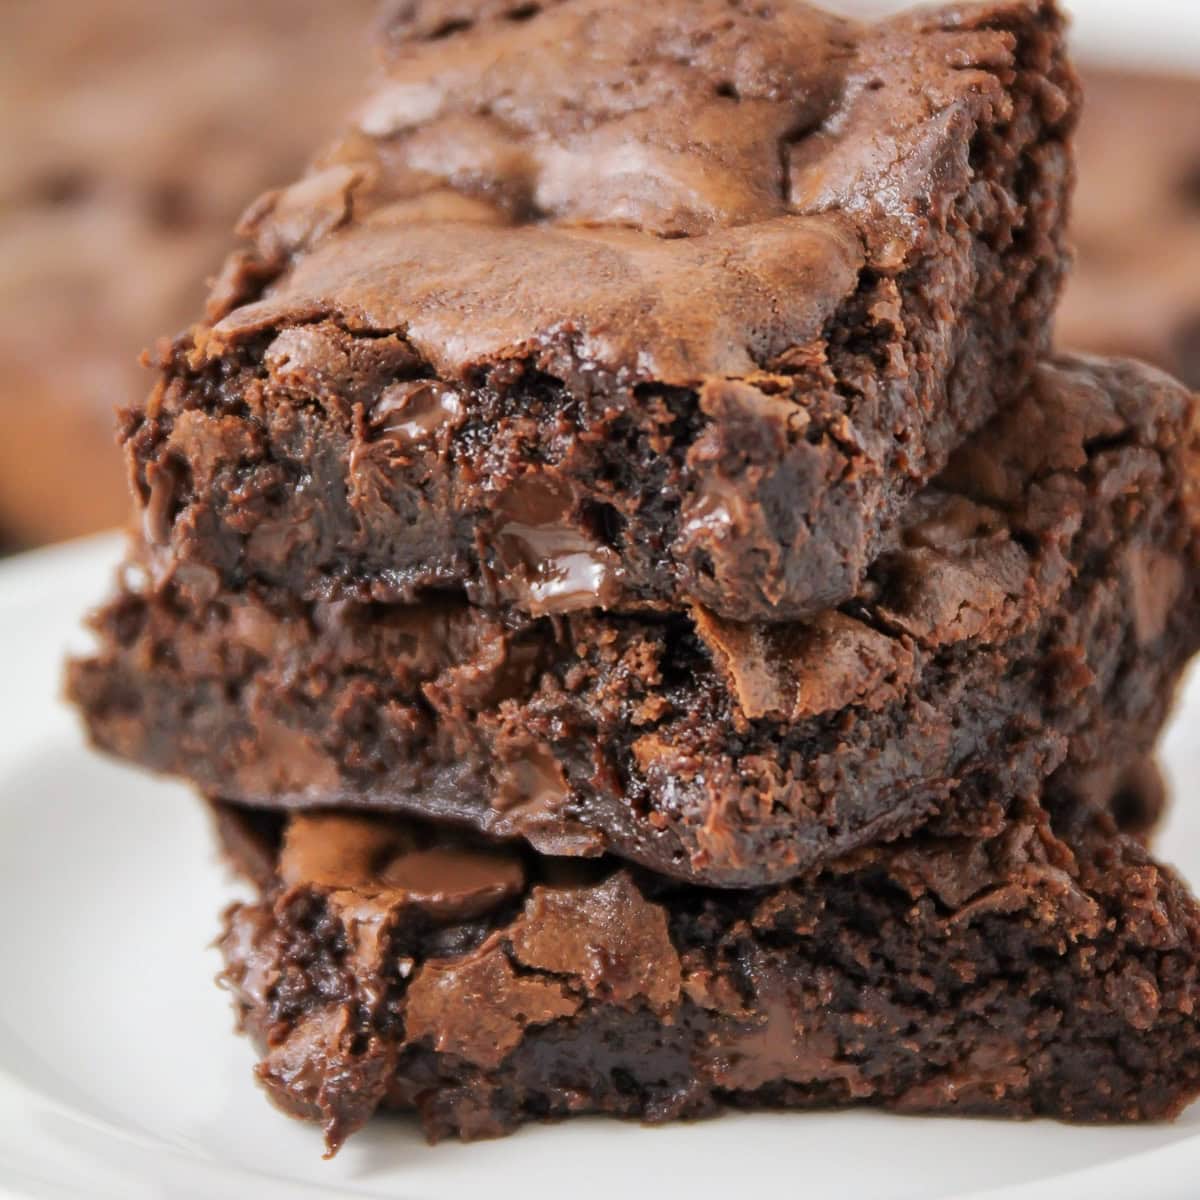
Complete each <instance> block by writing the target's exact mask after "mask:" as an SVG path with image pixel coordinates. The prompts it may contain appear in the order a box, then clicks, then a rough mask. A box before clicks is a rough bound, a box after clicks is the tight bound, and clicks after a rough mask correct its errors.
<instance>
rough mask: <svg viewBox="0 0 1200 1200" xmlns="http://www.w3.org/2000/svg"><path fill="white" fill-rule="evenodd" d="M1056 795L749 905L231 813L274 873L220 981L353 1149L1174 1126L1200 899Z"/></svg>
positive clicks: (285, 1087)
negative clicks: (371, 1134) (829, 1118)
mask: <svg viewBox="0 0 1200 1200" xmlns="http://www.w3.org/2000/svg"><path fill="white" fill-rule="evenodd" d="M1147 778H1150V777H1147ZM1050 787H1051V789H1057V792H1056V794H1055V796H1054V797H1053V798H1052V802H1051V798H1050V797H1047V801H1046V803H1045V804H1043V803H1040V802H1038V801H1036V800H1026V801H1022V802H1019V803H1017V804H1016V805H1015V806H1012V808H1011V814H1010V816H1009V817H1008V818H1007V820H1006V821H1005V822H1004V824H1003V826H1002V827H1001V828H999V829H996V828H992V829H990V830H988V831H986V832H980V833H979V834H977V835H976V836H972V837H961V836H960V837H954V838H950V837H937V836H934V835H932V834H930V833H922V834H917V835H914V836H912V837H909V838H907V839H904V840H901V841H898V842H894V843H891V844H889V845H885V846H876V847H872V848H869V849H865V850H860V851H857V852H855V853H853V854H852V855H850V856H848V857H847V858H845V859H843V860H841V861H839V862H837V863H835V864H834V865H832V866H829V867H827V868H825V869H824V870H822V871H821V872H819V873H817V874H814V875H811V876H809V877H807V878H801V879H796V880H793V881H791V882H790V883H788V884H785V885H780V886H775V887H770V888H763V889H758V890H755V891H747V892H722V891H715V890H709V889H704V888H699V887H696V886H691V885H681V884H672V883H669V882H666V881H664V880H663V879H661V878H660V877H655V876H652V875H648V874H645V873H642V872H639V871H637V870H630V869H629V868H627V867H624V868H623V867H621V866H619V865H617V864H615V863H613V862H611V861H599V862H580V861H578V860H571V861H564V860H556V859H549V858H545V857H538V856H534V855H531V854H528V853H521V852H519V851H517V850H515V849H513V848H511V847H500V846H497V845H496V844H494V843H493V844H488V843H484V842H481V841H478V840H467V839H464V838H462V837H460V836H458V835H453V834H450V833H448V832H446V831H445V830H441V831H435V830H433V829H431V828H430V827H428V826H420V825H416V824H413V823H411V822H407V821H402V820H398V819H395V818H382V817H370V816H360V815H352V816H351V815H345V814H333V813H318V814H311V813H309V814H300V815H293V816H290V817H286V816H283V815H278V814H266V813H261V812H255V811H249V810H245V809H239V808H235V807H233V806H228V805H219V806H217V814H218V828H219V829H220V830H221V833H222V837H223V840H224V843H225V846H226V849H227V851H228V852H230V853H231V855H232V856H233V857H234V858H235V860H236V861H237V862H238V863H239V864H240V865H241V867H242V869H243V870H244V871H245V872H246V873H247V874H249V875H250V876H251V877H252V878H255V879H256V881H257V882H258V884H259V887H260V890H261V898H260V900H259V901H258V902H257V903H252V904H240V905H236V906H234V907H233V908H232V909H231V910H230V911H229V913H228V916H227V925H226V930H225V934H224V937H223V940H222V949H223V952H224V955H225V961H226V964H227V965H226V971H225V974H224V977H223V978H224V980H225V982H226V983H227V985H228V986H229V988H230V989H231V990H232V992H233V994H234V997H235V999H236V1004H237V1008H238V1012H239V1017H240V1021H241V1024H242V1026H243V1028H245V1029H246V1030H247V1031H248V1032H249V1033H250V1034H251V1035H253V1037H254V1038H255V1039H256V1041H257V1042H258V1044H259V1046H260V1047H261V1049H262V1052H263V1059H262V1061H261V1063H260V1064H259V1067H258V1075H259V1078H260V1079H261V1080H262V1082H263V1083H264V1084H265V1085H266V1088H267V1090H268V1092H269V1093H270V1094H271V1096H272V1097H273V1098H274V1099H275V1101H276V1102H277V1103H278V1104H279V1105H280V1106H281V1107H282V1108H284V1109H285V1110H286V1111H288V1112H290V1113H292V1114H294V1115H297V1116H301V1117H306V1118H310V1119H313V1120H318V1121H320V1122H321V1123H322V1124H323V1125H324V1127H325V1134H326V1138H327V1142H328V1145H329V1148H330V1150H331V1151H334V1150H336V1149H337V1148H338V1147H339V1146H340V1145H341V1143H342V1142H343V1140H344V1139H345V1138H346V1137H347V1136H348V1135H349V1134H350V1133H352V1132H353V1131H354V1130H355V1129H357V1128H358V1127H359V1126H360V1125H362V1124H363V1123H364V1122H365V1121H366V1120H367V1119H368V1117H370V1116H371V1114H372V1113H373V1112H374V1111H375V1110H376V1109H378V1108H397V1109H406V1110H415V1111H416V1112H417V1113H418V1115H419V1116H420V1119H421V1121H422V1124H423V1126H424V1128H425V1132H426V1133H427V1135H428V1136H429V1137H430V1139H433V1140H436V1139H438V1138H441V1137H446V1136H450V1135H457V1136H459V1137H463V1138H473V1137H483V1136H489V1135H495V1134H501V1133H505V1132H508V1131H509V1130H511V1129H513V1128H515V1127H516V1126H517V1125H519V1124H520V1123H521V1122H523V1121H525V1120H529V1119H533V1118H538V1119H541V1118H548V1117H559V1116H565V1115H568V1114H572V1113H584V1112H605V1113H614V1114H621V1115H627V1116H636V1117H641V1118H643V1119H646V1120H651V1121H664V1120H668V1119H670V1118H674V1117H689V1116H697V1115H702V1114H705V1113H710V1112H713V1111H714V1110H716V1109H718V1108H719V1107H721V1106H735V1107H743V1108H753V1107H779V1108H812V1107H828V1106H835V1105H847V1104H875V1105H879V1106H882V1107H885V1108H889V1109H894V1110H898V1111H903V1112H933V1111H950V1112H957V1113H964V1114H989V1115H996V1116H1009V1117H1029V1116H1034V1115H1039V1114H1041V1115H1048V1116H1054V1117H1059V1118H1063V1119H1066V1120H1073V1121H1134V1120H1146V1119H1157V1118H1164V1117H1171V1116H1174V1115H1175V1114H1176V1113H1178V1112H1179V1111H1180V1110H1181V1109H1182V1108H1183V1107H1184V1105H1185V1104H1186V1103H1187V1102H1188V1101H1189V1100H1190V1099H1191V1098H1192V1097H1193V1096H1194V1095H1196V1094H1197V1092H1198V1091H1200V1036H1198V1027H1197V1015H1196V1013H1197V1005H1198V1004H1200V974H1198V969H1197V968H1198V962H1200V910H1198V909H1197V906H1196V902H1195V901H1194V900H1193V899H1192V897H1191V896H1190V895H1189V893H1188V892H1187V890H1186V889H1185V887H1184V885H1183V884H1182V883H1181V882H1180V880H1179V879H1178V878H1177V877H1176V876H1175V875H1174V874H1173V873H1172V872H1171V871H1170V870H1169V869H1167V868H1164V867H1161V866H1159V865H1157V864H1156V863H1154V862H1153V861H1152V860H1151V859H1150V858H1149V857H1148V856H1147V854H1146V852H1145V851H1144V850H1143V849H1142V847H1141V846H1140V845H1139V844H1138V843H1137V842H1136V841H1135V840H1134V839H1133V838H1131V837H1128V836H1126V835H1125V834H1123V833H1121V832H1119V831H1118V830H1117V829H1116V827H1115V826H1114V824H1113V822H1112V820H1111V818H1110V817H1109V816H1108V815H1107V814H1105V813H1104V812H1103V811H1102V810H1100V809H1099V808H1097V807H1095V806H1094V805H1092V804H1090V803H1089V802H1087V801H1086V800H1084V799H1082V798H1080V797H1079V796H1076V795H1073V794H1071V792H1070V791H1069V790H1066V789H1064V788H1063V785H1062V783H1061V782H1059V783H1054V784H1051V785H1050ZM1139 787H1140V785H1136V784H1135V785H1133V789H1132V792H1131V791H1130V785H1129V784H1128V783H1126V782H1121V783H1119V784H1118V791H1124V792H1126V793H1128V794H1130V795H1133V796H1135V798H1136V797H1137V796H1138V795H1139ZM1074 790H1076V791H1080V792H1082V791H1086V790H1087V789H1074ZM1138 811H1140V812H1142V813H1145V812H1146V811H1147V809H1146V807H1145V805H1143V804H1141V803H1140V801H1139V802H1138ZM1051 814H1052V815H1053V820H1052V819H1051Z"/></svg>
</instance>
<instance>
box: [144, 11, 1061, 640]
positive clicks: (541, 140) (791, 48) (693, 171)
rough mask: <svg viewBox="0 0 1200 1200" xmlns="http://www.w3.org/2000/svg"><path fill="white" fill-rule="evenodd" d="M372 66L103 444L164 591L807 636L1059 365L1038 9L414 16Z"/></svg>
mask: <svg viewBox="0 0 1200 1200" xmlns="http://www.w3.org/2000/svg"><path fill="white" fill-rule="evenodd" d="M383 40H384V46H385V57H386V63H387V65H386V67H385V69H384V71H383V74H382V77H381V78H380V80H379V81H378V83H377V84H376V86H375V88H374V90H373V91H372V92H371V94H370V97H369V98H368V99H367V100H366V102H365V103H364V104H363V106H362V107H361V108H360V110H359V112H358V114H357V116H356V118H355V120H354V121H353V123H352V124H351V125H350V126H349V128H348V129H347V130H346V132H345V133H344V135H343V136H342V137H341V138H339V139H338V140H337V141H335V143H334V144H333V145H331V146H330V147H328V148H327V149H326V150H325V151H324V152H323V153H322V154H321V155H320V156H319V158H318V159H317V160H316V163H315V165H314V167H313V168H312V170H311V171H310V172H309V174H307V175H306V176H305V177H304V178H302V179H301V180H300V182H298V183H296V184H294V185H292V186H290V187H287V188H284V189H282V190H279V191H275V192H271V193H268V194H267V195H266V196H264V197H263V198H262V199H261V200H260V201H259V202H258V204H257V205H255V206H253V207H252V208H251V210H250V211H249V213H248V214H247V216H246V218H245V220H244V222H243V225H242V230H243V232H244V234H245V235H246V243H245V245H244V246H243V248H241V249H239V250H237V251H236V252H235V253H234V254H233V255H232V256H231V257H230V259H229V260H228V262H227V264H226V267H225V269H224V270H223V271H222V273H221V275H220V277H219V278H218V280H217V282H216V284H215V286H214V290H213V293H212V295H211V297H210V301H209V307H208V317H207V320H206V321H205V322H204V323H202V324H200V325H198V326H197V327H195V328H193V329H192V330H190V331H189V332H188V333H187V334H185V335H184V336H182V337H180V338H179V339H177V340H176V341H175V342H174V343H173V344H172V345H171V346H170V347H169V348H164V350H163V352H162V356H161V361H162V376H161V379H160V382H159V384H158V386H157V387H156V388H155V390H154V391H153V392H152V394H151V395H150V397H149V399H148V400H147V401H146V402H145V403H144V404H143V405H141V406H139V407H136V408H134V409H132V410H131V411H129V412H128V413H127V414H126V415H125V418H124V426H123V432H122V439H123V442H124V445H125V449H126V454H127V457H128V461H129V464H130V469H131V472H132V477H133V480H134V484H135V488H136V491H137V495H138V499H139V503H140V507H141V510H142V514H143V517H144V526H145V532H146V537H147V540H148V542H149V543H150V545H151V546H152V547H153V548H154V550H155V554H154V556H153V562H154V564H155V570H156V572H158V573H159V574H167V573H169V572H170V571H171V570H173V569H174V568H175V567H176V566H178V565H179V564H199V565H201V566H204V567H211V568H215V569H216V570H218V571H219V572H220V575H221V579H222V583H223V585H224V586H226V587H229V588H241V587H243V586H245V585H246V584H248V583H251V582H257V583H262V584H266V585H268V586H275V587H281V588H285V589H287V590H288V591H290V592H293V593H294V594H296V595H300V596H304V597H305V598H307V599H311V600H327V599H331V598H338V599H354V600H359V601H365V600H370V601H380V602H389V603H392V602H412V601H414V600H417V599H418V598H419V597H420V596H421V594H423V593H427V592H429V591H431V590H433V591H437V590H441V589H445V588H454V589H455V590H460V591H465V593H466V595H467V596H468V597H469V598H470V599H471V600H472V601H473V602H475V603H483V604H488V605H491V606H506V607H511V608H513V609H516V610H519V611H521V612H524V613H527V614H530V615H534V616H542V615H547V614H561V613H566V612H572V611H576V610H580V609H585V608H594V607H600V608H605V609H610V610H614V611H629V610H639V611H640V610H647V609H649V610H655V609H677V608H679V607H683V606H687V605H690V604H696V603H699V604H703V605H705V606H706V607H708V608H710V609H711V610H713V611H715V612H716V613H717V614H718V615H721V616H724V617H726V618H732V619H738V620H750V619H754V620H764V621H784V620H792V619H797V618H801V617H807V616H811V615H813V614H814V613H815V612H817V611H820V610H821V609H823V608H826V607H828V606H830V605H832V604H838V603H842V602H844V601H846V600H848V599H849V598H851V597H852V596H853V595H854V594H855V592H856V590H857V589H858V588H859V586H860V585H861V583H862V581H863V579H864V577H865V572H866V568H867V565H868V563H869V562H870V561H872V560H873V559H874V558H875V557H876V555H877V553H878V552H879V551H880V550H881V549H882V548H883V546H884V545H885V544H886V542H887V540H888V538H889V537H890V536H891V530H892V527H893V526H894V524H895V521H896V519H897V517H898V515H899V513H900V512H901V510H902V508H903V506H904V504H905V502H906V501H907V500H909V499H910V498H911V497H912V495H913V494H914V493H915V492H916V491H917V490H918V488H919V487H920V486H922V485H923V484H924V483H925V482H927V481H928V479H929V478H930V477H931V476H933V475H934V474H935V473H936V472H938V471H939V470H940V469H941V468H942V467H943V466H944V465H945V462H946V460H947V458H948V456H949V454H950V451H951V450H952V448H953V447H954V446H955V445H957V444H958V443H959V442H960V441H961V440H962V439H963V437H964V436H966V435H967V434H968V433H970V432H971V431H973V430H975V429H977V428H978V427H979V426H981V425H982V424H983V423H984V422H985V421H986V420H987V419H988V418H989V417H990V416H991V415H992V414H993V412H994V411H995V410H996V408H997V406H999V405H1001V404H1002V403H1003V402H1004V401H1005V399H1006V394H1005V393H1006V391H1007V390H1012V389H1006V388H1004V387H998V386H997V381H1016V380H1019V379H1021V378H1023V377H1024V376H1025V374H1026V373H1027V371H1028V369H1029V367H1030V365H1031V363H1032V361H1033V359H1034V357H1035V355H1036V354H1037V353H1038V352H1040V351H1041V350H1043V349H1044V348H1045V345H1046V342H1047V340H1048V334H1049V330H1050V317H1051V313H1052V309H1053V306H1054V302H1055V299H1056V297H1057V294H1058V289H1059V283H1060V279H1061V275H1062V271H1063V264H1064V252H1063V243H1062V226H1063V220H1064V211H1065V203H1066V199H1067V193H1068V190H1069V184H1070V180H1071V165H1070V156H1069V150H1068V145H1067V141H1068V139H1069V135H1070V133H1071V129H1072V126H1073V124H1074V118H1075V105H1076V80H1075V77H1074V75H1073V73H1072V71H1071V69H1070V68H1069V67H1068V66H1067V65H1066V63H1065V61H1064V59H1063V56H1062V42H1061V19H1060V14H1059V12H1058V10H1057V9H1056V8H1055V6H1054V5H1053V3H1051V2H1050V0H987V2H984V3H976V4H971V3H964V4H954V5H950V6H948V7H943V8H941V9H934V10H922V11H918V12H915V13H910V14H907V15H903V16H899V17H895V18H892V19H889V20H885V21H881V22H876V23H859V22H856V21H853V20H850V19H848V18H840V17H835V16H831V15H828V14H825V13H822V12H820V11H819V10H816V9H814V8H811V7H809V6H807V5H805V4H802V3H799V2H797V0H781V3H779V4H776V5H773V6H770V7H762V6H752V5H741V4H738V5H730V4H728V3H725V2H724V0H663V2H662V3H659V4H655V5H645V4H634V3H632V2H631V0H626V2H625V3H621V4H612V3H609V2H607V0H603V2H602V0H561V2H558V3H547V4H542V5H538V4H532V5H531V4H526V3H519V4H518V3H490V2H489V3H483V2H480V3H470V4H467V3H458V4H449V5H447V4H445V3H405V4H402V5H397V6H395V7H394V9H393V10H392V15H391V18H390V20H388V21H387V22H386V29H385V36H384V39H383ZM531 64H536V66H533V65H531Z"/></svg>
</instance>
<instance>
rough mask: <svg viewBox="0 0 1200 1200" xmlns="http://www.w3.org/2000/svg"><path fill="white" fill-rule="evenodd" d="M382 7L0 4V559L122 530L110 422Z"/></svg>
mask: <svg viewBox="0 0 1200 1200" xmlns="http://www.w3.org/2000/svg"><path fill="white" fill-rule="evenodd" d="M374 7H375V5H374V0H348V2H347V3H342V4H338V5H324V4H320V3H319V2H317V0H255V3H253V4H242V3H237V2H236V0H206V2H205V3H203V4H198V3H169V4H161V3H155V2H154V0H106V2H105V3H103V4H88V3H81V2H80V0H36V2H35V0H6V3H5V4H4V6H3V8H4V11H3V16H2V18H0V25H2V28H3V33H2V35H0V141H2V142H3V144H4V147H5V151H4V153H3V154H2V155H0V260H2V261H3V263H4V269H3V271H2V272H0V310H2V311H3V313H4V320H3V321H2V322H0V420H2V422H3V429H4V437H3V439H0V541H3V542H8V543H10V544H16V545H30V544H35V543H38V542H44V541H52V540H55V539H59V538H64V537H70V536H72V535H75V534H79V533H83V532H87V531H90V530H93V529H99V528H103V527H105V526H109V525H114V524H117V523H118V522H120V521H121V520H122V519H123V518H124V515H125V513H126V511H127V509H128V493H127V491H126V485H125V481H124V478H123V471H122V468H121V465H120V456H119V454H118V453H117V450H116V448H115V446H114V445H113V442H114V437H115V419H114V417H113V408H114V406H115V405H116V404H118V403H121V404H125V403H129V402H130V400H132V399H133V398H135V397H137V396H138V395H140V394H141V393H142V392H143V391H145V390H146V389H147V388H148V387H149V385H150V376H149V373H148V372H145V371H143V370H142V368H141V367H140V366H139V365H138V361H137V360H138V355H139V354H140V353H141V351H142V350H143V349H145V348H146V347H147V346H149V345H150V344H151V343H152V342H153V341H154V339H156V338H158V337H160V336H162V335H163V334H168V333H174V332H176V331H177V330H178V328H179V327H181V326H182V325H183V324H184V323H185V322H186V321H187V320H189V319H190V318H191V317H192V316H193V315H194V314H195V313H196V312H197V311H198V308H199V305H200V302H201V300H202V298H203V295H204V291H205V278H206V276H208V275H210V274H212V273H213V272H214V271H215V269H216V268H217V266H218V265H219V264H220V259H221V256H222V254H223V252H224V250H225V246H226V241H227V237H228V230H229V225H230V223H231V222H232V221H233V220H235V219H236V217H237V215H238V213H239V212H240V211H241V209H242V208H243V207H244V205H245V204H246V202H247V200H248V199H249V198H251V197H253V196H255V195H256V194H257V193H258V192H259V191H261V190H262V188H264V187H266V186H269V185H270V184H272V183H277V182H281V181H283V180H286V179H288V178H289V177H291V176H293V175H294V174H295V173H296V171H297V170H298V168H299V167H300V166H301V165H302V164H303V162H304V160H305V158H306V157H307V155H308V153H309V152H310V151H311V148H312V146H314V145H316V144H318V142H319V140H320V137H321V135H322V134H324V133H325V132H326V131H327V126H328V125H329V123H330V122H331V121H332V119H334V118H336V117H337V116H339V115H341V113H342V112H344V110H345V108H346V105H347V104H348V103H349V102H350V100H351V98H352V97H353V95H354V94H355V90H356V85H360V84H361V78H362V75H363V68H364V66H365V64H366V62H367V60H368V50H367V35H366V30H367V27H368V25H369V18H370V14H371V13H372V12H373V11H374ZM268 131H269V132H268Z"/></svg>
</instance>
